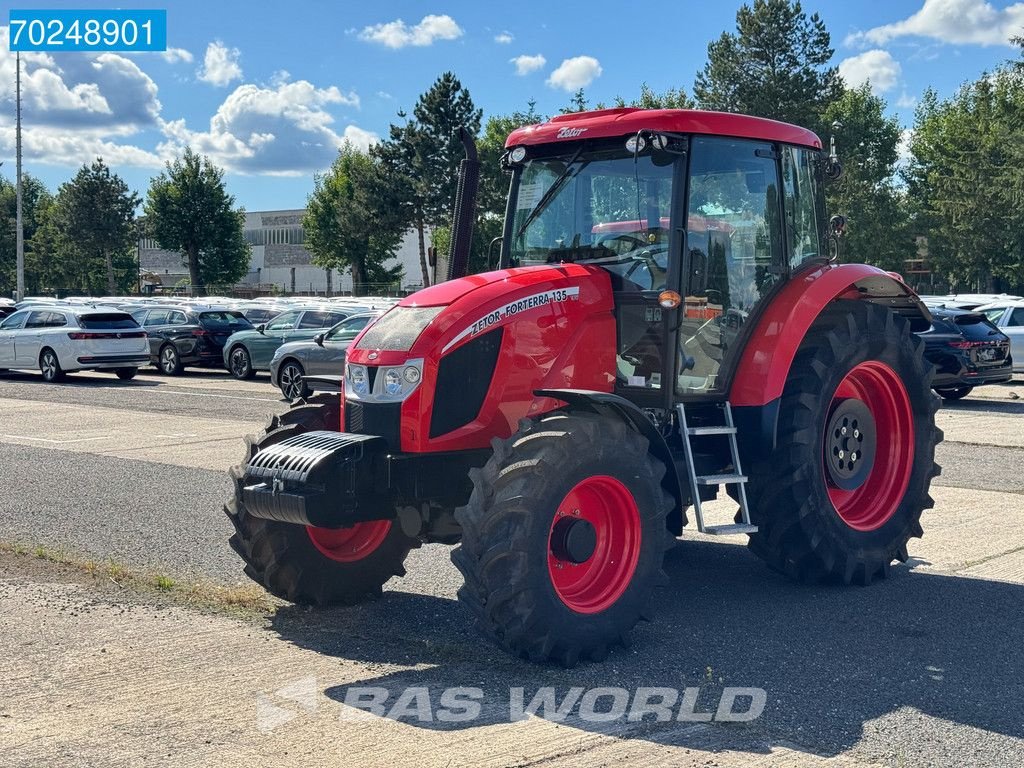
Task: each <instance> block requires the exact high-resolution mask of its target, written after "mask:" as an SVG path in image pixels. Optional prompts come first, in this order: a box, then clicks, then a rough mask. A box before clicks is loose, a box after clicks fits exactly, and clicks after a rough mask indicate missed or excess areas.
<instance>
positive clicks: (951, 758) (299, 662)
mask: <svg viewBox="0 0 1024 768" xmlns="http://www.w3.org/2000/svg"><path fill="white" fill-rule="evenodd" d="M1015 393H1016V394H1018V395H1019V396H1021V397H1024V381H1022V380H1021V379H1019V378H1018V380H1017V381H1016V382H1015V383H1014V384H1013V385H1012V386H1001V387H988V388H984V389H982V390H979V391H978V393H977V394H978V395H979V396H978V397H977V398H973V397H972V398H971V399H969V400H967V401H963V402H961V403H953V404H946V406H945V407H944V408H943V410H942V411H941V412H940V414H939V417H938V418H939V423H940V425H941V426H942V427H943V429H945V431H946V435H947V441H946V442H945V443H943V444H942V445H941V446H940V447H939V451H938V461H939V463H940V464H941V465H942V466H943V474H942V476H941V477H940V478H938V479H937V480H936V482H935V492H934V494H933V495H934V496H935V498H936V502H937V503H936V508H935V510H933V511H932V512H930V513H928V514H927V516H926V517H925V519H924V527H925V537H924V539H922V540H920V541H917V540H915V541H914V542H912V546H911V550H910V551H911V555H912V558H911V561H910V563H908V565H907V566H901V567H896V568H894V570H893V573H892V576H891V577H890V579H888V580H887V581H885V582H882V583H880V584H877V585H875V586H872V587H870V588H842V587H806V586H799V585H795V584H791V583H790V582H788V581H787V580H785V579H784V578H782V577H780V576H777V575H776V574H774V573H772V572H770V571H768V570H767V569H766V568H765V567H764V566H763V564H762V563H761V562H760V561H759V560H757V559H756V558H754V557H753V556H752V555H750V554H749V553H748V552H747V550H746V549H745V547H743V546H741V545H740V542H738V541H736V542H733V541H722V540H720V539H714V538H711V537H704V536H700V535H697V534H689V533H688V534H687V535H686V536H685V537H684V540H683V541H682V542H681V543H680V544H679V545H678V546H677V548H676V549H675V550H673V551H672V552H670V554H669V556H668V563H667V571H668V574H669V577H670V580H671V585H672V586H671V587H670V589H667V590H663V591H662V593H661V594H659V595H658V596H657V598H656V601H655V615H656V619H655V621H653V622H651V623H644V624H641V625H640V626H639V627H638V628H637V630H636V631H635V632H634V633H633V641H634V642H633V645H632V647H631V648H630V649H629V650H619V651H617V652H615V653H613V654H612V655H611V656H610V657H609V659H608V661H607V662H605V663H604V664H600V665H588V666H584V667H580V668H577V669H574V670H569V671H566V670H561V669H557V668H552V667H538V666H534V665H529V664H525V663H521V662H518V661H516V660H513V659H510V658H508V657H507V656H505V655H504V654H503V653H501V652H500V651H497V650H496V649H494V648H493V647H492V646H490V645H489V644H488V643H486V642H485V641H483V640H481V639H480V638H479V637H478V636H477V635H476V634H475V633H474V632H473V630H472V628H471V624H470V620H469V617H468V615H467V614H466V612H465V611H464V610H463V609H462V608H461V606H460V605H459V604H458V603H457V602H456V601H455V599H454V598H455V592H456V590H457V588H458V586H459V583H460V579H459V576H458V574H457V572H456V571H455V569H454V567H453V566H451V564H450V562H449V559H448V553H449V549H448V548H447V547H442V546H426V547H423V548H422V549H421V550H418V551H416V552H414V553H413V554H412V556H410V558H409V560H408V561H407V564H406V565H407V570H408V572H409V575H408V576H407V577H406V578H404V579H401V580H397V579H396V580H394V581H392V582H391V583H389V585H388V586H387V588H386V591H385V594H384V597H383V598H382V599H381V600H379V601H376V602H373V603H370V604H367V605H363V606H359V607H356V608H353V609H346V610H328V611H308V610H304V609H297V608H293V607H287V606H286V607H282V608H280V609H278V610H277V612H276V614H275V615H274V616H273V617H271V618H270V619H268V620H267V622H266V623H265V625H262V626H259V627H257V628H255V629H254V628H253V626H251V625H247V624H245V623H244V622H238V621H235V620H229V619H225V618H223V617H210V616H207V615H201V614H196V613H195V612H192V611H187V610H183V609H180V608H173V607H168V606H163V605H152V604H151V601H149V599H148V598H146V597H145V596H135V595H130V594H124V593H122V592H118V593H115V594H106V593H100V594H94V588H93V587H91V586H89V585H84V586H83V585H81V584H77V583H74V579H70V578H68V577H60V578H58V575H56V574H54V573H51V572H49V571H46V570H40V569H39V568H36V569H29V570H30V571H31V572H24V571H25V568H24V567H23V565H19V562H22V561H23V560H24V558H22V559H20V560H19V559H17V558H15V559H10V558H7V559H5V560H3V561H2V567H3V568H4V570H5V572H6V573H7V578H6V579H3V580H0V585H2V586H0V598H3V599H2V601H0V623H2V624H3V627H2V629H3V630H4V631H3V632H2V633H0V638H2V639H0V644H2V645H0V658H2V659H5V660H4V661H0V679H3V677H8V678H9V679H10V680H12V681H13V682H12V683H11V685H12V689H11V691H9V692H8V696H7V697H5V703H4V704H2V705H0V764H3V765H30V764H31V765H37V764H41V763H42V762H47V759H48V758H53V755H54V754H55V753H54V750H56V751H57V752H58V753H59V754H60V755H63V756H64V758H66V759H50V760H49V763H50V764H54V765H64V764H67V765H72V764H82V765H91V764H97V763H98V762H104V763H105V764H110V765H114V764H121V763H119V760H120V761H124V764H143V763H145V764H168V765H179V764H196V765H202V764H207V763H208V762H217V761H219V762H221V763H222V764H234V762H233V761H234V760H237V761H238V764H256V765H259V764H264V762H270V761H271V758H273V760H274V761H275V764H290V763H289V762H288V760H284V756H285V755H289V756H290V758H289V759H292V758H294V759H295V760H297V761H300V762H301V760H299V758H303V759H305V760H307V761H312V763H313V764H319V762H320V761H319V760H318V757H319V758H323V759H327V760H330V756H332V755H338V756H339V757H338V759H340V755H341V754H344V756H345V757H346V761H345V762H346V763H348V761H349V759H353V760H354V759H355V758H356V756H359V755H362V757H363V759H362V761H361V762H362V764H367V765H374V764H385V763H386V764H389V765H404V764H412V762H415V763H416V764H418V765H435V764H436V765H446V764H451V765H459V764H493V765H506V764H521V765H534V764H544V765H548V764H563V763H564V764H573V765H603V764H611V763H623V762H625V763H627V764H630V763H643V764H645V765H647V764H666V765H689V764H694V765H705V764H721V765H753V764H757V765H776V764H777V765H783V764H785V765H789V764H792V765H816V764H818V762H817V761H818V760H819V758H820V760H822V761H824V762H822V763H821V764H841V765H848V764H882V765H892V766H903V765H915V766H916V765H936V766H947V765H948V766H954V765H956V766H961V765H965V764H970V765H1000V766H1002V765H1021V764H1024V712H1022V703H1024V663H1022V662H1021V660H1020V653H1019V647H1020V638H1021V636H1022V630H1024V611H1022V609H1021V605H1022V604H1024V603H1022V597H1024V536H1022V535H1021V533H1020V524H1021V523H1022V522H1024V496H1022V495H1021V494H1024V472H1021V471H1020V467H1021V466H1022V459H1024V429H1022V427H1024V418H1022V417H1024V399H1016V400H1015V399H1011V395H1012V394H1015ZM285 407H286V406H285V404H284V403H283V402H282V401H281V400H280V397H279V393H277V392H276V391H275V390H273V389H272V388H271V387H270V385H269V382H268V380H267V379H266V378H265V377H264V378H258V379H256V380H255V381H251V382H236V381H233V380H231V379H230V378H228V377H227V376H226V375H224V374H221V373H217V372H208V371H196V372H192V371H190V372H189V373H188V374H187V375H185V376H182V377H174V378H168V377H162V376H157V375H153V374H143V375H140V376H139V377H138V378H137V379H136V380H134V381H132V382H119V381H117V380H116V379H115V378H114V377H112V376H108V375H102V374H76V375H74V376H72V377H71V379H70V380H69V382H68V383H66V384H62V385H46V384H44V383H43V382H41V381H40V380H39V379H38V377H37V376H33V375H28V374H7V375H3V376H0V489H2V491H0V542H8V543H18V544H21V545H24V546H26V547H29V548H31V547H35V546H37V545H41V546H43V547H46V548H48V549H53V550H61V551H64V552H68V553H71V554H73V555H74V556H76V557H81V558H93V559H107V558H111V559H113V560H115V561H117V562H119V563H123V564H125V565H127V566H129V567H133V568H135V567H138V568H145V569H151V570H154V571H158V572H159V573H161V574H166V575H167V576H169V577H171V578H174V579H177V580H185V579H205V580H209V581H212V582H215V583H218V584H224V585H231V584H240V583H244V582H245V578H244V576H243V575H242V573H241V567H240V563H239V561H238V559H237V558H236V557H235V555H234V554H233V553H232V552H231V551H230V550H229V549H228V547H227V545H226V538H227V536H228V535H229V533H230V525H229V523H228V522H227V520H226V519H225V518H224V516H223V515H222V513H221V512H220V507H221V505H222V503H223V501H224V498H225V497H226V495H227V494H228V492H229V485H228V482H227V479H226V475H225V469H226V468H227V466H228V465H230V464H231V463H233V462H234V461H236V460H237V459H238V458H239V457H240V454H241V450H242V441H241V437H242V436H243V435H244V434H246V433H248V432H254V431H257V430H258V429H259V428H260V427H261V425H262V424H263V423H265V421H266V419H267V418H268V417H269V415H270V414H272V413H275V412H280V411H281V410H283V409H284V408H285ZM713 513H714V514H718V515H720V516H721V517H722V519H723V520H724V519H725V518H726V517H728V516H730V514H731V509H730V508H729V505H727V504H723V503H720V504H717V505H713ZM40 627H42V629H43V631H42V632H40ZM147 637H152V638H153V639H152V640H151V641H147V639H146V638H147ZM126 638H128V639H131V642H128V640H126ZM133 643H134V644H133ZM152 643H155V644H156V646H157V647H156V649H154V648H152V647H147V644H152ZM126 644H127V645H126ZM100 646H102V647H104V648H106V647H108V646H109V647H110V648H111V649H112V650H113V651H114V652H115V653H116V654H119V655H118V656H117V658H118V659H121V660H122V661H123V662H124V664H125V666H124V667H121V668H120V669H121V672H122V674H118V673H117V672H112V671H111V668H110V666H109V664H108V663H107V661H108V660H103V659H100V657H97V659H100V661H103V663H102V664H101V663H99V661H97V660H96V659H92V657H91V656H90V655H89V653H88V650H89V649H93V650H95V651H96V653H99V650H97V649H98V648H99V647H100ZM226 649H231V651H232V653H234V654H237V655H235V656H232V655H230V654H228V653H227V650H226ZM68 653H71V654H72V656H73V657H74V658H75V659H76V660H77V661H76V664H77V663H79V662H81V670H80V671H81V674H78V673H77V672H75V673H72V672H71V671H70V668H68V667H65V666H62V665H59V664H58V665H53V664H52V661H53V659H54V658H55V657H61V658H63V657H64V656H65V655H66V654H68ZM86 657H88V659H92V661H88V659H86ZM142 659H145V660H147V663H149V664H150V665H155V666H154V669H155V670H156V672H155V673H154V674H155V677H154V679H153V681H152V685H148V684H146V685H143V684H142V683H140V682H139V680H138V678H132V677H131V675H130V673H129V672H128V670H130V669H132V668H133V667H132V666H131V664H133V663H142V661H141V660H142ZM264 661H265V662H266V663H264ZM40 662H42V663H40ZM94 662H95V663H94ZM5 667H6V668H7V675H4V670H5ZM75 669H78V668H77V667H76V668H75ZM309 675H313V677H314V683H313V687H314V688H315V694H316V695H315V701H316V702H317V707H315V708H311V707H309V706H306V707H303V706H299V709H298V710H297V711H298V712H299V714H300V716H299V717H298V719H297V720H295V721H292V722H290V723H289V724H288V726H287V727H286V728H282V729H278V730H273V731H272V732H270V733H263V732H262V731H261V730H260V729H259V728H258V727H257V725H258V723H257V721H256V720H255V719H254V718H255V715H254V709H258V706H257V705H258V704H259V702H261V701H262V699H261V698H260V697H261V695H263V694H264V693H266V692H271V693H273V692H274V691H280V689H281V687H282V686H285V687H287V686H288V685H289V684H290V683H292V682H293V681H295V680H308V679H309ZM161 680H163V681H164V683H163V684H164V686H165V687H160V686H161V684H160V681H161ZM351 685H369V686H383V687H385V688H387V689H389V690H391V691H399V690H401V689H404V688H407V687H409V686H418V687H426V688H428V689H430V690H431V691H438V690H441V689H443V688H445V687H452V686H470V687H479V688H482V689H483V690H484V691H485V693H486V698H485V701H486V702H487V703H486V705H485V706H484V711H483V717H482V718H481V719H480V720H479V721H474V722H472V723H468V724H453V723H439V722H436V721H435V722H427V723H424V722H416V723H406V722H403V723H396V722H395V721H393V720H389V719H387V718H377V719H376V720H371V721H367V722H361V723H359V724H358V726H346V727H345V728H341V726H339V725H338V723H337V722H336V720H337V717H336V715H337V713H338V712H339V711H344V709H345V708H344V707H342V705H341V704H340V703H339V702H341V701H342V700H344V698H345V692H346V690H347V688H348V686H351ZM543 685H553V686H556V687H558V689H559V691H560V692H561V693H564V692H565V691H566V690H567V689H569V688H570V687H571V686H584V687H587V688H592V687H600V686H618V687H623V688H626V689H629V690H633V689H635V688H638V687H641V686H663V687H672V688H679V689H682V688H684V687H687V686H696V687H699V688H700V690H701V696H702V697H703V698H702V701H703V700H704V699H708V700H713V699H714V697H715V696H716V695H717V693H718V692H720V691H721V689H722V688H724V687H726V686H740V687H758V688H763V689H764V690H765V691H766V693H767V705H766V708H765V712H764V714H763V715H762V716H761V717H760V718H758V719H757V720H755V721H753V722H751V723H747V724H719V723H712V724H701V725H694V724H692V723H689V724H687V723H633V724H628V725H623V724H622V723H612V724H610V725H609V724H604V725H597V724H594V723H588V722H583V721H582V720H580V719H570V720H569V721H567V722H566V723H563V724H561V725H560V726H558V727H557V728H556V727H555V724H552V723H547V722H545V721H539V720H538V719H533V720H530V721H529V723H528V724H521V723H516V724H509V723H507V722H505V721H507V719H508V718H507V711H505V710H507V705H508V699H509V693H508V692H509V689H510V688H512V687H515V686H523V687H525V688H526V690H527V691H530V690H534V689H536V688H537V687H539V686H543ZM55 686H56V687H58V688H61V689H62V690H66V692H67V694H66V695H67V698H68V705H67V708H68V709H71V710H74V711H75V712H76V713H77V712H79V710H81V715H80V718H79V719H80V720H81V722H80V723H79V719H76V717H75V716H71V717H69V718H68V719H67V720H62V721H61V722H62V723H63V727H62V728H60V729H58V728H56V727H55V725H54V721H53V719H52V717H50V715H52V714H53V713H54V711H55V710H54V707H56V706H57V701H58V700H60V694H59V693H58V691H57V690H56V688H55ZM140 686H141V687H140ZM152 686H156V687H155V688H154V687H152ZM97 689H100V690H102V691H107V692H108V693H109V695H110V696H113V697H116V698H117V700H121V699H123V700H124V701H125V702H128V701H135V704H134V705H132V706H128V704H126V705H125V707H123V708H118V707H110V706H109V703H108V710H109V713H108V716H107V717H106V718H104V717H103V716H97V715H96V709H95V708H96V706H98V705H97V704H96V702H95V701H94V699H95V697H96V691H97ZM154 696H155V697H156V698H157V699H158V700H160V701H161V702H165V703H166V705H167V706H169V707H171V708H172V709H174V711H175V712H177V713H178V716H177V717H176V718H171V719H170V720H168V718H167V716H166V712H164V711H163V709H159V708H158V710H159V711H157V710H154V708H153V701H154ZM161 696H162V697H163V698H162V699H161ZM190 696H191V697H195V698H196V700H202V701H205V702H207V705H208V706H210V705H209V702H210V701H212V700H213V699H217V700H218V701H219V700H222V699H223V700H224V701H229V700H230V701H232V702H236V703H237V706H231V707H229V706H227V705H226V704H225V705H224V707H221V708H220V709H217V711H216V713H215V714H216V717H213V716H211V715H210V713H208V712H205V713H204V712H203V711H202V710H201V709H200V710H195V711H193V710H191V709H190V706H189V704H188V702H189V701H190V700H191V699H190V698H189V697H190ZM55 697H56V698H55ZM90 697H92V698H90ZM278 698H280V696H279V697H278ZM285 699H288V696H287V695H286V696H285ZM292 699H294V697H292ZM89 702H91V704H89V706H86V703H89ZM293 704H294V701H293ZM502 704H503V705H504V709H503V706H502ZM90 707H92V708H91V709H90ZM239 708H241V709H239ZM293 708H294V707H293ZM314 710H315V712H314ZM503 712H504V719H503V714H502V713H503ZM90 713H91V714H90ZM161 713H162V715H163V716H162V715H161ZM325 713H326V714H325ZM65 714H66V713H65ZM325 717H326V718H327V719H326V720H325ZM257 719H258V718H257ZM48 724H49V726H48ZM76 724H77V725H76ZM48 728H49V729H48ZM157 731H160V732H161V733H165V735H164V736H159V737H157V736H156V735H155V734H156V732H157ZM167 734H171V735H174V734H176V737H175V738H176V739H177V740H176V741H174V742H173V743H171V741H168V740H169V739H170V738H171V737H170V735H167ZM206 737H209V738H206ZM154 739H156V741H154ZM165 741H166V742H167V743H166V744H165V743H164V742H165ZM338 742H343V743H344V744H346V745H347V746H346V751H344V752H343V753H336V752H333V751H332V750H333V749H337V747H338ZM229 743H230V744H235V745H239V744H240V745H241V746H240V747H239V750H240V751H237V752H232V751H231V750H230V749H228V746H227V745H228V744H229ZM374 745H376V746H374ZM382 745H383V746H382ZM158 746H159V748H160V749H163V748H164V746H166V748H167V751H166V754H165V753H163V752H160V753H159V754H157V751H155V750H157V747H158ZM5 747H6V751H5ZM373 749H377V750H378V751H376V752H374V751H373ZM214 758H216V759H214ZM282 760H283V762H282ZM75 761H77V762H75ZM787 761H789V762H787ZM296 764H297V763H296ZM352 764H357V763H355V762H353V763H352Z"/></svg>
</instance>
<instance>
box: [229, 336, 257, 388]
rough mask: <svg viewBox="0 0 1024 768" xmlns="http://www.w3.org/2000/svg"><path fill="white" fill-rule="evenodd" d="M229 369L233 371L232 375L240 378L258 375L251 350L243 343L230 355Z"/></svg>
mask: <svg viewBox="0 0 1024 768" xmlns="http://www.w3.org/2000/svg"><path fill="white" fill-rule="evenodd" d="M228 369H229V370H230V371H231V375H232V376H234V377H235V378H236V379H239V380H245V379H251V378H252V377H253V376H255V375H256V371H255V369H254V368H253V367H252V358H251V357H250V356H249V350H248V349H246V348H245V347H243V346H242V345H241V344H239V345H238V346H237V347H235V348H234V349H232V350H231V355H230V356H229V357H228Z"/></svg>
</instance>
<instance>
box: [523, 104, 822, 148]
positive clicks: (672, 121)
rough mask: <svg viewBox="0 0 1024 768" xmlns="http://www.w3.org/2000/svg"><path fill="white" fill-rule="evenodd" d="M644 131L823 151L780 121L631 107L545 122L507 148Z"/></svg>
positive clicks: (812, 139) (530, 128)
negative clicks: (690, 134) (717, 137)
mask: <svg viewBox="0 0 1024 768" xmlns="http://www.w3.org/2000/svg"><path fill="white" fill-rule="evenodd" d="M640 130H647V131H664V132H665V133H699V134H706V135H712V136H734V137H737V138H743V139H762V140H764V141H778V142H782V143H783V144H798V145H800V146H804V147H811V148H813V149H821V139H819V138H818V136H817V135H816V134H815V133H814V132H813V131H809V130H807V129H806V128H800V127H799V126H796V125H790V124H789V123H780V122H779V121H778V120H768V119H766V118H763V117H751V116H749V115H736V114H732V113H728V112H708V111H705V110H700V109H635V108H632V107H623V108H619V109H598V110H596V111H593V112H574V113H572V114H568V115H556V116H555V117H553V118H551V119H550V120H548V122H546V123H538V124H537V125H528V126H525V127H523V128H517V129H516V130H514V131H512V133H511V134H509V137H508V139H507V140H506V142H505V147H506V148H510V147H514V146H518V145H521V144H525V145H535V144H549V143H553V142H558V141H579V140H581V139H599V138H609V137H614V136H626V135H629V134H632V133H636V132H637V131H640Z"/></svg>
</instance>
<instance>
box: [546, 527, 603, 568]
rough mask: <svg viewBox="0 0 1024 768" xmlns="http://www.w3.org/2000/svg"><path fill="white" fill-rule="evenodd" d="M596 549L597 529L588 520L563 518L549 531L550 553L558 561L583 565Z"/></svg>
mask: <svg viewBox="0 0 1024 768" xmlns="http://www.w3.org/2000/svg"><path fill="white" fill-rule="evenodd" d="M595 549H597V529H596V528H594V526H593V524H592V523H591V522H590V521H588V520H583V519H581V518H579V517H563V518H562V519H561V520H559V521H558V522H557V523H555V527H554V529H553V530H552V531H551V552H552V554H554V556H555V557H556V558H558V559H559V560H565V561H567V562H570V563H575V564H577V565H578V564H580V563H585V562H587V560H589V559H590V558H591V557H593V556H594V550H595Z"/></svg>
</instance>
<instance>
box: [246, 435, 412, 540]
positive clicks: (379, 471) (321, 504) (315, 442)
mask: <svg viewBox="0 0 1024 768" xmlns="http://www.w3.org/2000/svg"><path fill="white" fill-rule="evenodd" d="M387 453H388V446H387V442H386V441H385V440H384V439H383V438H382V437H378V436H376V435H353V434H348V433H345V432H328V431H317V432H305V433H303V434H300V435H296V436H294V437H290V438H288V439H286V440H282V441H281V442H279V443H274V444H273V445H270V446H267V447H266V448H264V449H263V450H261V451H260V452H259V453H257V454H256V455H255V456H253V457H252V458H251V459H250V460H249V462H248V464H247V465H246V467H245V478H244V481H243V483H244V485H243V489H242V498H243V500H244V501H245V505H246V508H247V509H248V511H249V513H250V514H252V515H253V516H254V517H260V518H264V519H266V520H276V521H278V522H282V523H295V524H297V525H312V526H316V527H318V528H342V527H346V526H350V525H352V524H354V523H358V522H364V521H367V520H376V519H379V518H380V517H381V510H389V511H390V510H392V509H393V506H392V503H391V498H390V493H389V488H388V477H387V476H388V463H387Z"/></svg>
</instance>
